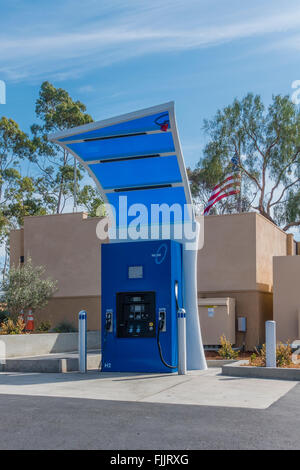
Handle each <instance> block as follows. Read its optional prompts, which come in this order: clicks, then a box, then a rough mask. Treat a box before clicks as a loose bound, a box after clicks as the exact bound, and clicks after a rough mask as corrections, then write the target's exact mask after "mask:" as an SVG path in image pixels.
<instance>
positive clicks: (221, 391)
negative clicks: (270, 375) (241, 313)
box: [0, 368, 298, 409]
mask: <svg viewBox="0 0 300 470" xmlns="http://www.w3.org/2000/svg"><path fill="white" fill-rule="evenodd" d="M220 373H221V369H216V368H212V369H208V370H206V371H192V372H189V374H188V375H185V376H183V375H180V376H179V375H177V374H166V375H163V374H160V375H159V374H133V373H131V374H129V373H127V374H125V373H102V372H98V371H89V372H88V373H87V374H80V373H78V372H77V373H73V372H72V373H67V374H55V373H52V374H45V373H43V374H35V373H26V374H22V373H7V372H2V373H0V394H8V395H31V396H46V397H64V398H67V397H68V398H84V399H96V400H113V401H127V402H145V403H146V402H147V403H169V404H181V405H184V404H185V405H205V406H217V407H219V406H220V407H221V406H222V407H238V408H253V409H255V408H256V409H266V408H268V407H269V406H270V405H272V404H273V403H274V402H276V401H277V400H278V399H279V398H281V397H282V396H284V395H285V394H286V393H287V392H289V391H290V390H291V389H293V388H294V386H295V385H296V384H297V383H298V382H292V381H289V382H285V381H281V380H267V379H266V380H264V379H253V378H240V377H239V378H237V377H224V376H222V375H220Z"/></svg>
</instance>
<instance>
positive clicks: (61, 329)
mask: <svg viewBox="0 0 300 470" xmlns="http://www.w3.org/2000/svg"><path fill="white" fill-rule="evenodd" d="M52 331H53V332H54V333H75V332H76V331H77V329H76V328H75V327H74V326H73V325H72V323H68V322H66V321H62V322H61V323H59V324H58V325H56V326H55V327H54V328H53V330H52Z"/></svg>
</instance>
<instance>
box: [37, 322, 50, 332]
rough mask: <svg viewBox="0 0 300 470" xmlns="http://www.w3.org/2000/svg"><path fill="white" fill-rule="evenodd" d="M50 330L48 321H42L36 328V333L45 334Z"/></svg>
mask: <svg viewBox="0 0 300 470" xmlns="http://www.w3.org/2000/svg"><path fill="white" fill-rule="evenodd" d="M50 328H51V324H50V323H49V322H48V321H42V322H41V323H40V324H39V326H38V327H37V329H36V331H39V332H40V333H41V332H47V331H49V330H50Z"/></svg>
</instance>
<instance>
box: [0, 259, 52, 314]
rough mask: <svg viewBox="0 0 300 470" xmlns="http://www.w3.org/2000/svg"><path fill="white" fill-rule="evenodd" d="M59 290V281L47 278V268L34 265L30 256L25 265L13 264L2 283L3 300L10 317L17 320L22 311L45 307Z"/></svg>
mask: <svg viewBox="0 0 300 470" xmlns="http://www.w3.org/2000/svg"><path fill="white" fill-rule="evenodd" d="M56 290H57V281H54V280H52V279H51V278H45V268H44V267H43V266H34V265H33V264H32V260H31V259H30V258H29V259H28V260H27V261H26V263H24V265H22V266H21V265H19V266H12V267H11V269H10V271H9V272H8V274H7V275H6V276H5V278H4V281H3V283H2V291H3V297H2V301H3V302H4V303H5V304H6V305H7V309H8V311H9V314H10V318H11V319H12V320H13V321H16V319H17V318H18V315H19V314H20V311H21V310H23V311H24V312H27V311H28V310H29V309H31V310H33V311H35V310H37V309H41V308H43V307H45V306H46V305H47V303H48V300H49V298H50V297H52V295H53V294H54V292H55V291H56Z"/></svg>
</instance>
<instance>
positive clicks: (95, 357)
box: [0, 353, 101, 373]
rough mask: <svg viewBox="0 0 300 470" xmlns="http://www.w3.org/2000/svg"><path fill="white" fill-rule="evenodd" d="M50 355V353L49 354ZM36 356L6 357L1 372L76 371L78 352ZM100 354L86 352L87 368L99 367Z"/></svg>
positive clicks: (0, 367)
mask: <svg viewBox="0 0 300 470" xmlns="http://www.w3.org/2000/svg"><path fill="white" fill-rule="evenodd" d="M50 356H51V355H50ZM53 356H54V357H38V356H37V357H36V358H32V357H30V358H23V357H22V358H18V359H6V362H5V364H0V371H1V372H32V373H41V372H44V373H60V372H62V373H65V372H78V370H79V362H78V354H74V357H72V356H71V355H70V356H71V357H70V356H69V357H63V355H61V356H62V357H55V355H53ZM100 364H101V354H99V353H98V354H97V353H96V354H89V353H88V354H87V369H88V370H91V369H99V368H100Z"/></svg>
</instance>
